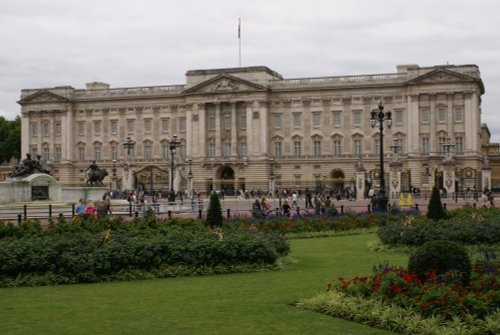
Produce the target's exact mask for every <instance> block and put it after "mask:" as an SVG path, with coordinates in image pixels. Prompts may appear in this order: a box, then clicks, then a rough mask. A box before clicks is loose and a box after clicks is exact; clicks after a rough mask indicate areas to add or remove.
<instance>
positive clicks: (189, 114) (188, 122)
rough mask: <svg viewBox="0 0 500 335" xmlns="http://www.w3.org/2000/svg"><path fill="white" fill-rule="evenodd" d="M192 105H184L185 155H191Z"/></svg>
mask: <svg viewBox="0 0 500 335" xmlns="http://www.w3.org/2000/svg"><path fill="white" fill-rule="evenodd" d="M192 146H193V105H191V106H186V156H187V157H191V156H192V155H193V149H192Z"/></svg>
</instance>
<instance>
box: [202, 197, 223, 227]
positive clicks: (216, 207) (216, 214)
mask: <svg viewBox="0 0 500 335" xmlns="http://www.w3.org/2000/svg"><path fill="white" fill-rule="evenodd" d="M223 222H224V219H223V217H222V209H221V206H220V201H219V196H218V195H217V193H215V192H212V194H210V204H209V205H208V211H207V219H206V221H205V224H206V225H207V226H209V227H222V223H223Z"/></svg>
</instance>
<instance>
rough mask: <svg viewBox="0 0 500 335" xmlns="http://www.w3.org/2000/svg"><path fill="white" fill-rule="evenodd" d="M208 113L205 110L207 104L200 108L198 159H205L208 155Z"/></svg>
mask: <svg viewBox="0 0 500 335" xmlns="http://www.w3.org/2000/svg"><path fill="white" fill-rule="evenodd" d="M206 113H207V111H206V110H205V104H203V105H202V108H201V109H200V108H198V115H199V119H198V120H199V121H198V131H199V134H198V140H199V142H198V150H197V154H196V157H205V156H206V153H207V143H206V142H207V135H206V129H207V125H206Z"/></svg>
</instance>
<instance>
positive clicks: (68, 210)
mask: <svg viewBox="0 0 500 335" xmlns="http://www.w3.org/2000/svg"><path fill="white" fill-rule="evenodd" d="M267 200H268V202H269V203H270V205H271V208H273V209H276V208H279V207H280V201H279V199H269V198H268V199H267ZM253 202H254V199H237V198H234V197H226V198H225V199H223V200H221V207H222V211H223V213H224V215H225V216H227V214H228V210H229V211H230V215H231V216H234V215H242V216H245V215H250V214H251V208H252V204H253ZM399 202H400V201H399V200H396V199H394V200H391V204H396V205H398V206H399ZM428 202H429V200H428V199H423V198H416V199H413V200H412V203H411V205H410V206H407V205H404V206H401V207H403V208H410V207H413V208H415V205H418V207H419V210H420V211H422V212H426V211H427V205H428ZM442 202H443V204H446V207H447V208H448V209H453V208H459V207H463V206H464V205H465V204H469V205H471V206H472V205H473V204H474V203H475V204H476V206H478V207H479V206H482V205H483V204H482V203H481V200H478V201H474V199H470V200H463V199H459V200H458V201H455V200H453V199H442ZM369 203H370V202H369V200H365V199H361V200H356V201H349V200H340V201H336V200H334V201H333V204H334V205H335V206H336V207H337V209H338V210H339V211H341V210H343V211H344V212H347V211H353V212H356V213H360V212H367V211H368V205H369ZM49 205H51V206H49ZM112 206H113V215H125V216H129V215H130V207H129V205H128V204H127V202H126V201H125V200H112ZM147 206H149V204H147ZM298 206H299V208H300V212H301V213H303V211H304V207H305V199H303V198H302V199H299V202H298ZM25 208H26V210H25ZM207 208H208V198H205V199H202V202H198V201H196V202H195V203H194V204H191V203H190V202H189V201H184V202H183V203H181V202H180V201H178V202H176V204H175V205H174V204H168V203H167V202H166V200H165V199H161V200H160V202H159V207H158V209H159V212H160V214H162V215H165V216H166V215H167V213H168V212H169V211H170V212H171V215H173V216H189V217H197V216H198V215H199V210H200V209H201V210H202V213H203V215H204V214H205V213H206V210H207ZM308 211H311V212H313V211H314V210H313V209H308ZM135 212H138V213H139V215H140V213H141V212H142V208H141V207H135V206H134V207H132V216H134V215H135ZM295 212H296V209H292V213H295ZM72 214H73V211H72V205H71V204H62V203H53V204H50V203H49V202H32V203H29V204H26V207H25V206H24V205H23V204H19V205H10V206H6V205H4V206H0V220H5V221H14V222H15V221H17V220H18V217H19V215H21V218H24V217H25V215H26V217H27V218H31V219H34V218H41V219H44V220H46V219H48V218H49V216H50V217H53V218H57V217H58V216H59V215H63V216H64V217H66V218H71V216H72Z"/></svg>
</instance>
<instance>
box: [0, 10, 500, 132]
mask: <svg viewBox="0 0 500 335" xmlns="http://www.w3.org/2000/svg"><path fill="white" fill-rule="evenodd" d="M499 9H500V3H498V2H497V1H495V0H477V1H475V2H473V3H472V2H470V1H465V0H455V1H438V2H436V1H430V0H421V1H418V2H414V1H411V2H410V1H404V0H403V1H401V0H352V1H334V0H311V1H307V2H306V1H298V0H274V1H267V0H265V1H264V0H253V1H242V0H232V1H229V0H213V1H203V0H191V1H183V2H179V1H165V0H144V1H140V2H139V1H135V0H106V1H102V0H99V1H97V0H87V1H84V2H73V1H72V2H64V1H60V0H22V1H15V2H14V1H3V2H2V3H1V4H0V22H1V28H2V29H0V43H1V45H2V51H3V52H2V54H1V55H0V111H1V113H2V115H4V116H6V117H8V118H14V117H15V116H16V115H18V114H19V111H20V107H19V106H18V105H17V104H16V101H17V100H18V99H19V96H20V92H21V90H22V89H25V88H36V87H51V86H56V85H71V86H74V87H77V88H80V87H84V84H85V83H86V82H89V81H95V80H100V81H105V82H108V83H110V84H111V85H112V86H113V87H117V86H149V85H169V84H183V83H184V81H185V78H184V75H185V73H186V71H188V70H191V69H200V68H222V67H233V66H237V64H238V39H237V24H238V18H241V19H242V26H241V28H242V29H241V33H242V39H241V42H242V63H243V65H244V66H248V65H267V66H269V67H271V68H272V69H273V70H275V71H277V72H279V73H281V74H282V75H283V76H285V77H287V78H291V77H315V76H335V75H352V74H365V73H387V72H395V67H396V65H398V64H408V63H416V64H419V65H421V66H432V65H438V64H446V63H447V62H449V63H451V64H477V65H479V67H480V70H481V73H482V77H483V80H484V82H485V85H486V92H487V93H486V94H485V96H483V100H482V101H483V106H482V107H483V114H482V117H483V122H488V125H489V127H490V130H492V133H493V139H494V140H496V141H500V131H497V130H500V129H499V128H500V120H499V118H497V117H496V115H495V114H496V108H497V107H496V106H498V105H500V94H499V90H500V67H498V66H497V60H498V59H500V57H499V56H500V48H499V47H498V46H497V44H498V43H495V42H496V41H499V40H500V21H499V20H498V19H497V17H496V16H497V14H496V13H497V12H498V10H499Z"/></svg>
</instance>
